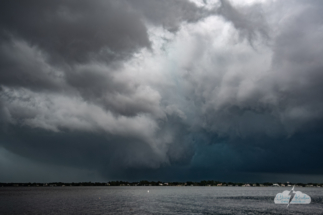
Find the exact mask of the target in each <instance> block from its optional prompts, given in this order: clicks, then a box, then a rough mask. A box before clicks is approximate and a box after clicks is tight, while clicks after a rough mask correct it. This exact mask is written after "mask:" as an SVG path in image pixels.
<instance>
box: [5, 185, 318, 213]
mask: <svg viewBox="0 0 323 215" xmlns="http://www.w3.org/2000/svg"><path fill="white" fill-rule="evenodd" d="M148 189H149V193H148V192H147V190H148ZM284 190H285V189H284V188H272V187H265V188H260V187H258V188H252V187H250V188H248V187H15V188H5V187H0V214H19V215H20V214H32V215H35V214H323V188H297V189H296V190H299V191H302V192H304V193H306V194H308V195H310V196H311V198H312V202H311V204H309V205H290V206H289V208H286V205H275V204H274V198H275V195H276V194H277V193H278V192H282V191H284Z"/></svg>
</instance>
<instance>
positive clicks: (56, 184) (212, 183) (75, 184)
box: [0, 181, 323, 187]
mask: <svg viewBox="0 0 323 215" xmlns="http://www.w3.org/2000/svg"><path fill="white" fill-rule="evenodd" d="M81 186H209V187H292V186H296V187H323V183H307V184H305V183H289V182H287V183H277V182H276V183H271V182H265V183H233V182H219V181H200V182H193V181H188V182H162V181H157V182H156V181H140V182H127V181H109V182H71V183H65V182H50V183H36V182H34V183H31V182H30V183H0V187H81Z"/></svg>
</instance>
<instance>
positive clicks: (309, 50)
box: [0, 0, 323, 181]
mask: <svg viewBox="0 0 323 215" xmlns="http://www.w3.org/2000/svg"><path fill="white" fill-rule="evenodd" d="M0 6H1V9H0V10H1V13H0V120H1V122H0V154H1V156H2V158H1V163H2V164H1V165H0V168H1V169H0V170H1V172H2V173H1V174H0V181H10V180H11V181H19V180H20V181H27V180H28V181H30V180H35V181H37V180H38V181H41V180H42V181H50V180H56V181H59V180H68V181H71V180H77V179H76V177H74V176H73V175H72V174H70V172H75V175H76V176H77V177H79V181H82V180H91V177H92V180H114V179H116V180H117V179H119V180H120V179H127V180H141V179H154V180H191V179H192V180H200V179H206V178H213V179H223V180H231V181H233V180H236V181H239V180H245V181H248V180H249V181H252V180H263V181H265V180H266V179H268V180H277V179H279V178H281V179H282V180H287V179H286V178H288V177H290V178H291V179H289V181H292V180H299V181H306V180H307V179H306V176H308V177H309V178H311V179H313V180H321V179H322V177H321V176H322V174H323V172H322V170H321V169H320V166H322V159H321V155H320V153H319V152H320V151H322V150H323V146H322V140H323V136H322V131H323V127H322V125H323V96H322V92H323V86H322V81H323V73H322V71H323V61H322V60H321V58H322V57H321V56H323V45H322V44H321V41H322V39H323V30H322V29H323V26H322V20H323V15H322V13H321V10H322V7H323V3H321V2H320V1H315V0H311V1H300V0H299V1H298V0H287V1H274V0H249V1H247V0H246V1H236V0H230V1H229V0H219V1H217V0H208V1H202V0H201V1H200V0H190V1H189V0H162V1H160V0H158V1H157V0H149V1H148V0H133V1H130V0H129V1H127V0H121V1H114V0H108V1H103V0H98V1H90V0H81V1H74V0H69V1H37V0H35V1H29V2H21V1H10V2H1V3H0ZM287 155H288V156H287ZM287 157H288V158H289V159H288V160H286V158H287ZM21 163H24V164H23V168H22V167H21V166H20V167H19V164H21ZM18 167H19V168H18ZM24 168H30V169H31V170H32V171H31V172H30V173H29V174H27V175H26V174H25V170H24ZM13 169H17V171H13ZM60 169H62V171H63V172H66V175H65V176H64V177H61V178H60V177H58V176H56V174H55V173H56V172H58V171H59V170H60ZM288 175H289V176H288ZM39 178H41V179H39Z"/></svg>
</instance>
